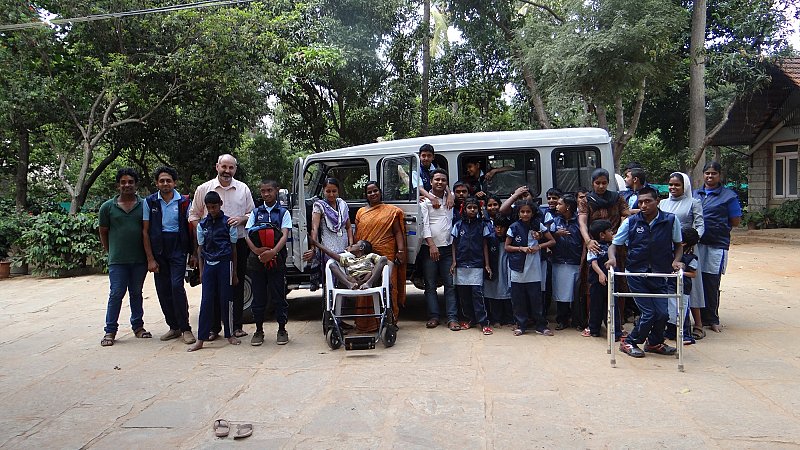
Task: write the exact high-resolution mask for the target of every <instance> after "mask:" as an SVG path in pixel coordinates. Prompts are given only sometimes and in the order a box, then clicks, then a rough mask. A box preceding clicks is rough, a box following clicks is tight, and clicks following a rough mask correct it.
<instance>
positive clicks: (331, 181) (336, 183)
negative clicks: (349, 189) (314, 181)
mask: <svg viewBox="0 0 800 450" xmlns="http://www.w3.org/2000/svg"><path fill="white" fill-rule="evenodd" d="M329 184H332V185H334V186H336V189H339V190H340V191H341V190H342V187H341V186H339V180H337V179H336V178H333V177H329V178H325V181H323V182H322V187H323V188H324V187H325V186H327V185H329Z"/></svg>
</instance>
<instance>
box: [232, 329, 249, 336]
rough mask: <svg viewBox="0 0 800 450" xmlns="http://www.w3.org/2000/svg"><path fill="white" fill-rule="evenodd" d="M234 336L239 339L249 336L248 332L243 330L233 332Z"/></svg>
mask: <svg viewBox="0 0 800 450" xmlns="http://www.w3.org/2000/svg"><path fill="white" fill-rule="evenodd" d="M233 336H234V337H237V338H240V337H245V336H247V332H246V331H244V330H242V329H238V330H236V331H234V332H233Z"/></svg>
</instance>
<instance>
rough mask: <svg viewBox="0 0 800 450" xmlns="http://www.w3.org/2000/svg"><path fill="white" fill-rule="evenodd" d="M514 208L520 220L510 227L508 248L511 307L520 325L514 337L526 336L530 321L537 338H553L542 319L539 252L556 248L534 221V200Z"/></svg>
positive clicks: (507, 241) (540, 224) (540, 225)
mask: <svg viewBox="0 0 800 450" xmlns="http://www.w3.org/2000/svg"><path fill="white" fill-rule="evenodd" d="M515 207H516V210H517V214H518V215H519V220H517V221H516V222H514V223H513V224H511V227H509V229H508V232H507V233H506V244H505V250H506V252H508V253H509V256H508V266H509V269H510V272H511V305H512V307H513V308H514V320H516V322H517V327H516V328H514V336H520V335H522V334H524V333H525V331H526V329H527V326H528V319H529V318H530V319H532V320H533V326H534V329H535V330H536V332H537V333H538V334H542V335H545V336H552V335H553V332H552V331H550V329H549V328H547V319H545V318H544V316H542V288H541V282H542V264H541V259H540V257H539V252H540V251H541V250H542V249H545V248H548V247H552V246H553V245H555V241H554V240H553V235H551V234H550V232H549V231H548V230H547V228H545V226H544V225H542V223H541V222H540V221H539V220H538V218H534V211H535V210H536V205H534V204H533V202H532V201H531V200H522V201H520V202H519V203H517V204H516V205H515ZM536 233H542V234H543V235H544V238H545V242H543V243H540V242H539V241H538V240H537V239H536Z"/></svg>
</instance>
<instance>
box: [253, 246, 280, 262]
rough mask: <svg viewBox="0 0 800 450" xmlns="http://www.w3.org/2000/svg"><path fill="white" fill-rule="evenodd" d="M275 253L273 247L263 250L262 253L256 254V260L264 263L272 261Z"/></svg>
mask: <svg viewBox="0 0 800 450" xmlns="http://www.w3.org/2000/svg"><path fill="white" fill-rule="evenodd" d="M276 253H277V252H276V251H275V250H273V249H270V250H267V251H265V252H263V253H261V254H259V255H258V260H259V261H261V262H262V263H264V264H266V263H268V262H270V261H272V260H273V259H274V258H275V254H276Z"/></svg>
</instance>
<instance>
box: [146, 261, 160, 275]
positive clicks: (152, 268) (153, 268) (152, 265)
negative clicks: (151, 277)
mask: <svg viewBox="0 0 800 450" xmlns="http://www.w3.org/2000/svg"><path fill="white" fill-rule="evenodd" d="M147 270H148V271H149V272H153V273H158V263H157V262H156V260H155V259H151V260H149V261H147Z"/></svg>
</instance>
